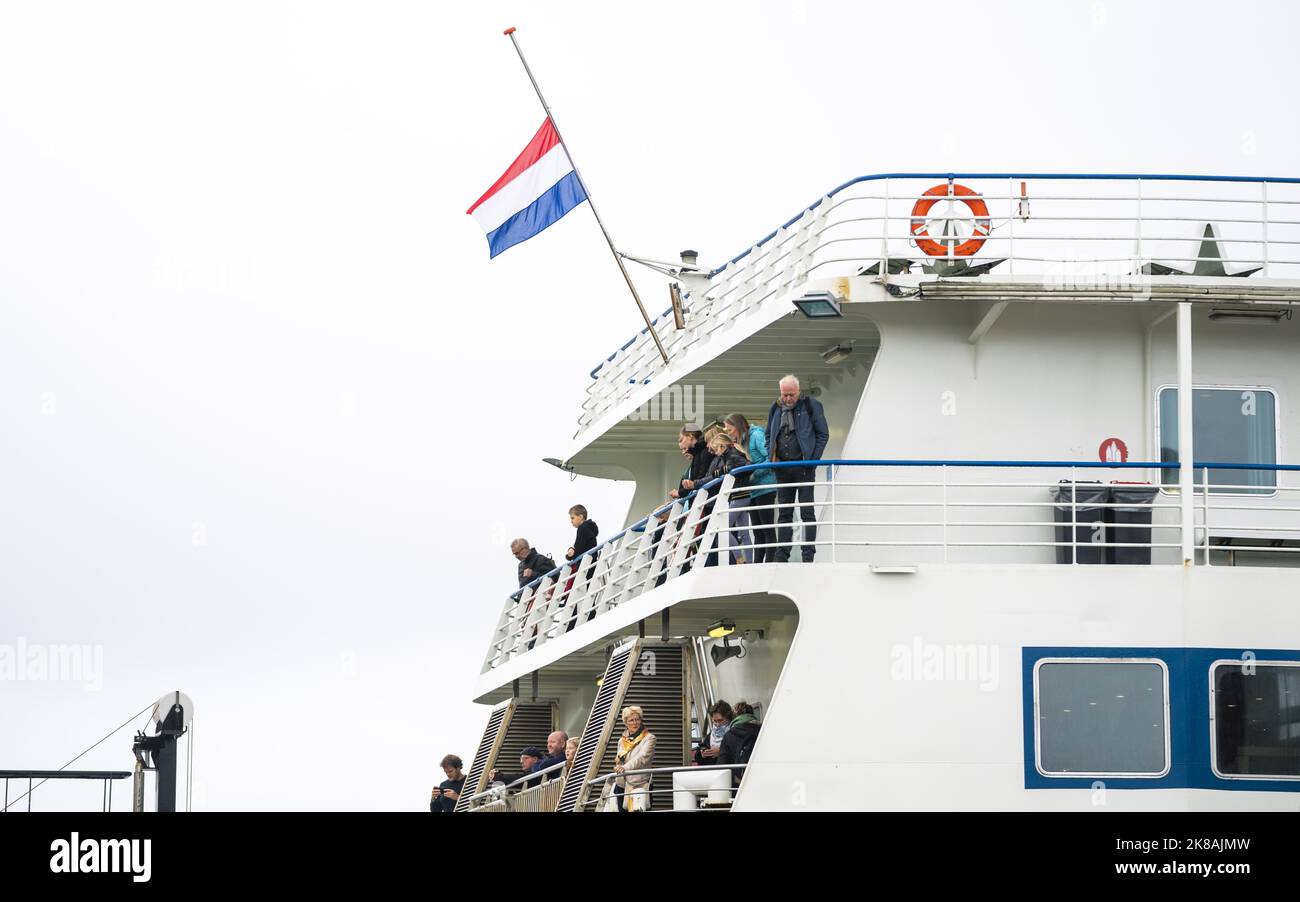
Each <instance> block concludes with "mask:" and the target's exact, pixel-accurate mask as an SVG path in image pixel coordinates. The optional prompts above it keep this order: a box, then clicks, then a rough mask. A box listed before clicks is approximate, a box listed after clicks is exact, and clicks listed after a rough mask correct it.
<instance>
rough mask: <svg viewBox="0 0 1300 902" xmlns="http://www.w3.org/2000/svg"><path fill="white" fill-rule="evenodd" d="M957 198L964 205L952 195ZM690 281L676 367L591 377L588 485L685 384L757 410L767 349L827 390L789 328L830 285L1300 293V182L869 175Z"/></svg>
mask: <svg viewBox="0 0 1300 902" xmlns="http://www.w3.org/2000/svg"><path fill="white" fill-rule="evenodd" d="M949 186H952V188H951V189H950V188H949ZM958 187H961V188H963V189H968V190H969V192H970V193H968V194H962V195H960V196H958V195H957V194H956V193H954V194H952V195H949V194H948V193H947V192H948V191H949V190H952V191H954V192H956V190H957V188H958ZM936 189H938V192H939V193H938V194H935V193H934V192H935V191H936ZM973 245H978V247H977V248H976V249H975V250H974V251H973V252H970V253H968V251H970V249H971V247H972V246H973ZM936 251H938V255H935V252H936ZM679 280H680V283H681V286H682V289H683V295H684V304H685V307H686V313H685V328H683V329H680V330H678V329H677V328H675V325H674V322H673V318H672V316H671V315H670V314H668V313H665V314H664V315H662V316H660V317H659V318H658V319H656V320H655V322H654V328H655V330H656V332H657V333H658V335H659V338H660V340H661V341H662V343H663V344H664V346H665V348H666V349H667V351H668V354H669V357H670V360H669V363H668V364H666V365H665V364H664V362H663V360H662V359H661V358H660V357H659V355H658V352H657V351H656V349H655V345H654V342H653V340H652V339H651V337H650V335H649V333H648V332H647V331H644V330H643V331H642V332H641V333H640V334H638V335H637V336H635V337H634V338H633V339H632V340H631V341H629V342H628V343H627V344H625V345H624V346H623V347H622V348H620V349H618V350H617V351H616V352H615V353H613V354H612V355H610V356H609V357H608V358H607V359H605V360H603V361H601V362H600V363H599V364H598V365H597V366H596V367H595V369H593V370H592V383H591V384H590V385H589V386H588V389H587V397H586V398H585V399H584V401H583V404H582V412H581V415H580V417H579V422H578V430H577V433H576V434H575V436H574V440H573V443H572V445H571V446H570V448H569V449H567V452H566V453H565V455H564V456H563V460H565V461H566V462H569V463H571V464H574V465H576V466H578V468H579V470H580V471H581V472H591V473H593V474H595V475H606V474H605V472H604V471H602V470H601V469H600V466H599V461H598V460H596V459H593V458H591V455H584V454H583V452H584V451H585V450H587V449H589V448H591V447H592V446H593V443H598V442H599V441H600V440H601V439H602V438H603V437H605V436H606V435H607V434H610V433H613V434H612V435H610V438H609V440H608V441H607V442H606V444H608V445H609V446H610V447H617V448H619V449H620V450H624V451H626V450H635V449H636V448H637V447H638V445H640V444H641V443H642V441H643V440H644V439H647V438H649V437H650V435H651V434H652V433H653V434H654V436H655V437H656V438H658V439H661V438H662V435H660V434H659V432H662V430H659V432H656V431H655V430H654V427H653V426H648V425H647V424H646V422H645V418H644V417H640V418H639V417H637V416H636V412H637V411H638V410H644V406H645V405H646V404H647V403H648V402H651V401H652V400H653V399H654V398H655V397H656V396H658V395H659V394H660V393H661V392H662V391H664V390H665V389H668V388H670V387H672V386H674V385H680V384H683V383H688V382H689V384H696V385H698V386H700V387H701V388H702V389H703V391H704V392H705V394H706V396H708V397H711V398H717V399H719V400H721V399H723V398H725V399H726V401H727V402H728V403H732V404H735V405H736V406H740V404H743V403H744V401H745V400H746V398H745V396H744V395H743V393H741V392H739V391H736V390H731V389H733V388H734V382H735V380H734V374H735V372H737V371H743V372H748V373H756V374H761V375H763V376H764V377H766V376H769V375H771V374H770V373H768V372H767V371H766V369H764V367H763V364H764V363H765V362H769V361H770V360H771V358H772V357H773V355H772V353H771V351H772V349H773V347H779V348H780V349H781V350H782V352H783V354H782V357H783V361H782V362H783V364H784V365H785V366H786V369H785V370H784V371H787V372H788V371H793V372H799V373H800V374H801V375H802V374H808V375H809V376H811V377H812V378H813V379H818V378H819V377H820V378H822V379H823V381H824V380H825V379H829V378H830V377H832V376H833V375H834V372H835V371H834V370H833V365H831V364H827V363H826V362H825V361H824V360H823V359H822V355H823V351H824V349H825V348H826V347H827V344H828V338H829V336H831V334H832V333H831V332H830V331H828V326H827V325H826V324H824V323H819V322H817V321H807V322H796V323H786V322H782V321H783V320H784V319H785V318H787V317H790V316H791V315H792V314H793V313H794V311H795V307H794V306H793V302H794V301H795V300H796V299H798V298H800V297H801V296H803V295H805V294H807V293H809V292H810V291H815V290H828V291H830V292H831V293H832V294H833V295H835V296H836V297H837V298H838V299H839V300H840V302H841V304H852V303H859V302H872V301H891V300H897V299H900V298H917V299H948V300H959V301H969V302H973V303H978V302H984V303H987V304H1002V305H1005V304H1008V303H1017V302H1053V303H1070V302H1073V303H1106V302H1116V303H1125V304H1129V303H1134V302H1137V303H1151V304H1159V303H1160V302H1162V301H1170V300H1198V301H1202V302H1205V303H1212V304H1224V303H1232V304H1239V305H1250V304H1265V305H1275V304H1289V303H1291V302H1294V301H1295V300H1297V299H1298V298H1300V180H1298V179H1295V178H1246V177H1237V176H1181V175H1095V174H1068V173H1048V174H1042V173H1038V174H1022V173H889V174H881V175H870V176H863V177H861V178H857V179H854V180H852V181H849V182H846V183H845V184H843V185H840V186H839V187H837V188H835V189H834V190H832V191H830V192H828V193H827V194H826V195H824V196H823V197H821V198H819V199H818V200H816V201H815V202H813V203H812V204H810V205H809V206H808V207H806V208H805V209H804V210H802V211H800V212H799V213H798V214H797V215H795V216H794V217H791V218H790V219H789V220H787V221H786V222H785V223H784V224H782V225H781V226H780V227H779V228H777V229H776V230H775V231H773V232H771V233H770V234H768V235H766V236H764V237H763V238H761V239H760V240H758V241H757V242H755V243H754V244H753V245H752V246H751V247H750V248H749V249H747V250H745V251H744V252H742V253H740V254H738V255H737V256H735V257H734V258H732V259H731V260H730V261H728V262H727V263H726V264H725V265H723V266H720V267H718V268H716V269H714V270H712V271H698V272H697V271H691V270H689V269H683V271H682V272H681V273H680V274H679ZM862 283H867V284H865V285H864V284H862ZM1000 312H1001V311H1000V309H999V310H998V311H997V313H994V318H996V316H997V315H998V314H1000ZM878 340H879V337H878V335H876V334H875V333H874V331H873V330H872V329H871V328H870V326H864V327H863V328H861V329H860V330H859V334H855V335H853V336H852V341H853V343H854V347H855V348H856V349H857V350H858V353H859V358H858V359H859V360H861V359H862V358H863V357H864V356H865V355H866V354H867V353H870V352H871V351H872V349H873V348H874V347H875V346H876V345H877V344H878ZM710 412H712V410H710ZM584 458H585V459H584ZM584 464H585V465H586V468H585V469H584V468H583V467H584Z"/></svg>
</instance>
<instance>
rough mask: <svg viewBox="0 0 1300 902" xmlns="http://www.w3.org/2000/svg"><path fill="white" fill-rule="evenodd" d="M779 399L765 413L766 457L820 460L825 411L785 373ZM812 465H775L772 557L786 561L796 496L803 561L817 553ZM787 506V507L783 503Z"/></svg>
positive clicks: (826, 434)
mask: <svg viewBox="0 0 1300 902" xmlns="http://www.w3.org/2000/svg"><path fill="white" fill-rule="evenodd" d="M778 387H779V388H780V390H781V399H780V400H779V401H777V402H775V403H774V404H773V405H772V408H771V410H769V411H768V413H767V457H768V460H773V461H780V460H821V459H822V452H824V451H825V450H826V442H827V441H829V440H830V437H831V434H830V430H829V429H828V428H827V427H826V413H825V412H824V411H823V410H822V403H821V402H820V401H818V400H817V399H816V398H813V397H811V396H809V395H804V394H802V393H801V392H800V389H799V380H798V379H796V378H795V377H794V376H786V377H785V378H784V379H782V380H781V382H780V384H779V386H778ZM816 474H817V468H816V467H778V468H777V469H776V482H777V490H776V501H777V504H778V505H780V507H779V508H778V511H777V530H776V541H777V543H778V544H777V549H776V560H777V561H788V560H790V541H791V539H792V537H793V534H794V504H795V499H796V497H797V498H798V503H799V505H800V507H799V519H801V520H802V521H803V536H804V541H805V542H806V543H808V544H806V545H803V546H802V548H801V551H802V552H803V560H804V563H812V559H813V555H815V554H816V553H817V546H816V545H814V544H812V543H814V542H816V541H817V515H816V513H815V511H814V510H813V486H812V482H813V480H814V479H815V478H816ZM799 482H806V483H809V484H808V485H802V486H792V485H790V483H799ZM786 505H790V506H788V507H787V506H786Z"/></svg>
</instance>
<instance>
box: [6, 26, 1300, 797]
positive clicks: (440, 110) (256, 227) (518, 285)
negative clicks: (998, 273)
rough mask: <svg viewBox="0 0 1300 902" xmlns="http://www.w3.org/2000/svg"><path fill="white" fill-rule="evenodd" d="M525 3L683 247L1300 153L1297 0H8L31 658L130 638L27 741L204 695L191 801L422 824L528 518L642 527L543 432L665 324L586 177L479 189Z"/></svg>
mask: <svg viewBox="0 0 1300 902" xmlns="http://www.w3.org/2000/svg"><path fill="white" fill-rule="evenodd" d="M509 25H515V26H518V28H519V32H518V37H519V38H520V40H521V42H522V44H523V47H524V49H525V51H526V52H527V53H528V54H529V59H530V62H531V63H532V66H533V69H534V72H535V74H536V76H537V78H538V79H539V81H540V82H541V84H542V86H543V88H544V89H545V91H546V92H547V95H548V99H549V100H550V102H551V104H552V107H553V110H554V112H555V115H556V119H557V121H558V123H559V125H560V127H561V129H562V131H563V132H564V135H565V137H566V139H567V141H568V144H569V147H570V150H571V152H572V155H573V157H574V159H575V161H576V163H577V164H578V166H579V167H580V169H581V171H582V173H583V175H584V177H585V179H586V181H587V183H588V185H589V187H590V189H591V192H592V195H593V197H594V198H595V200H596V201H597V203H598V204H599V208H600V209H601V212H602V215H603V216H604V218H605V220H606V222H607V224H608V226H609V228H610V230H611V232H612V233H613V235H614V238H615V241H616V242H617V243H618V244H619V245H620V247H622V248H623V249H625V250H627V251H629V252H633V253H639V254H642V255H646V256H651V257H658V258H661V259H674V258H675V256H676V253H677V251H679V250H681V249H682V248H685V247H693V248H697V249H698V250H699V251H700V252H701V255H702V260H703V261H704V262H706V263H711V264H712V263H719V262H721V261H723V260H725V259H726V258H729V257H731V256H733V255H734V254H736V253H737V252H739V251H740V250H742V249H743V248H745V247H746V246H748V245H749V244H752V243H753V242H754V241H755V240H756V239H757V238H759V237H761V236H762V235H764V234H766V233H767V232H768V231H770V230H771V229H772V228H773V227H774V226H776V225H777V224H778V223H780V222H782V221H784V220H785V219H787V218H789V217H790V216H791V215H793V214H794V213H796V212H797V211H798V210H799V209H800V208H802V207H803V206H805V205H807V204H808V203H810V202H812V201H813V200H814V199H815V198H816V197H818V196H819V195H821V194H822V193H824V192H825V191H827V190H829V189H830V188H832V187H833V186H835V185H838V184H840V183H841V182H844V181H846V180H848V179H849V178H852V177H854V176H857V175H863V174H867V173H873V172H888V171H899V170H940V171H949V170H957V171H960V170H969V171H978V170H1027V171H1046V172H1067V171H1078V172H1108V171H1109V172H1191V173H1215V174H1240V175H1277V176H1281V175H1285V176H1295V175H1300V141H1298V140H1297V138H1298V137H1300V136H1297V128H1298V127H1300V117H1298V116H1297V115H1296V113H1297V110H1296V101H1295V91H1294V61H1293V60H1294V42H1295V35H1296V33H1297V31H1298V28H1297V26H1300V13H1297V6H1296V5H1295V4H1293V3H1285V2H1278V3H1271V4H1264V3H1246V2H1237V3H1233V4H1230V5H1228V4H1224V3H1222V2H1213V3H1210V2H1206V3H1177V4H1172V3H1171V4H1168V5H1167V6H1164V7H1161V6H1158V5H1156V4H1135V3H1130V2H1124V3H1120V2H1109V0H1108V2H1090V0H1083V2H1072V3H1068V4H1064V3H1045V2H1042V0H1038V2H1025V3H992V4H979V3H974V2H965V3H944V2H938V0H936V2H929V3H925V4H916V3H896V4H882V3H871V4H865V3H844V4H839V3H830V2H824V3H821V2H809V3H799V2H789V0H787V2H780V3H762V2H753V0H751V2H745V3H714V4H705V3H698V2H694V3H675V2H659V3H655V4H641V5H638V6H634V5H630V4H578V3H550V2H538V0H530V2H526V3H525V2H505V3H495V4H479V5H478V6H469V5H463V4H457V5H445V4H437V5H435V4H429V3H414V2H412V3H393V2H374V3H364V4H363V3H359V2H353V3H324V2H310V3H308V2H302V3H292V4H290V3H278V2H266V0H261V2H256V3H251V2H225V3H221V4H216V3H211V4H202V5H200V4H195V3H188V2H184V3H180V2H174V0H173V2H159V3H121V2H118V3H103V2H94V3H67V2H49V0H46V2H40V3H18V2H13V0H6V2H4V4H3V6H0V510H2V512H3V513H2V515H0V648H2V647H6V646H7V647H9V648H10V649H17V647H18V644H19V643H20V642H23V643H26V644H27V645H28V646H45V647H48V646H51V645H64V646H66V645H74V644H77V645H89V646H92V648H97V649H99V650H100V651H101V652H102V656H103V657H102V663H103V666H102V674H101V676H102V680H100V681H98V682H102V685H100V686H98V688H96V687H95V686H93V685H92V686H89V687H88V686H86V685H85V683H86V680H81V681H77V680H50V679H46V680H30V679H24V680H18V679H6V680H3V681H0V717H2V718H3V721H2V723H3V726H0V769H3V768H53V767H57V766H59V765H61V764H63V763H64V762H65V761H67V759H69V758H71V757H72V756H73V755H75V754H76V753H77V752H80V751H81V750H83V749H84V748H85V747H87V746H88V745H90V744H91V743H92V742H93V741H95V740H96V739H98V738H100V737H101V736H103V735H104V734H105V733H107V732H108V731H109V730H111V729H112V728H113V727H115V726H117V725H118V724H120V723H122V722H123V721H124V720H126V719H127V718H128V716H130V715H131V714H132V713H133V712H136V711H138V710H140V709H141V708H142V707H144V706H145V705H146V704H148V703H149V702H151V701H153V700H154V699H156V698H158V697H159V696H160V695H161V694H163V693H164V692H165V691H168V690H171V689H181V690H183V691H185V692H187V693H188V694H189V695H190V696H191V697H192V698H193V699H194V703H195V707H196V710H197V721H196V732H195V748H194V754H195V798H194V807H195V808H201V809H383V810H421V809H426V808H427V800H428V796H429V787H430V786H431V785H432V784H433V783H434V782H436V780H440V779H441V775H440V772H438V770H437V768H436V763H437V761H438V759H439V758H440V757H441V756H442V755H443V754H444V753H446V752H449V751H454V752H458V753H459V754H461V755H462V756H464V757H466V758H468V757H470V756H471V755H472V753H473V749H474V747H475V744H476V743H477V740H478V736H479V733H480V731H481V730H482V726H483V723H484V720H485V717H486V709H483V708H478V707H476V706H474V705H473V704H472V703H471V702H470V691H471V687H472V685H473V683H474V679H475V677H476V675H477V673H478V671H479V668H480V665H481V663H482V660H483V656H484V652H485V650H486V647H487V641H488V638H489V634H490V631H491V629H492V627H493V625H494V623H495V619H496V617H497V615H498V613H499V611H500V608H501V605H502V602H503V600H504V595H505V593H507V592H508V591H510V590H511V588H512V587H513V585H514V569H515V562H514V559H513V558H512V557H511V556H510V552H509V549H508V548H507V543H508V542H509V540H510V539H511V538H512V537H513V536H514V535H516V534H523V535H526V536H527V537H528V538H530V539H532V540H533V541H534V544H536V545H538V546H540V547H541V549H542V550H543V551H546V552H550V553H552V554H560V553H562V552H563V550H564V549H565V548H566V547H567V546H568V545H569V544H570V542H571V538H572V529H571V527H570V526H569V525H568V520H567V516H566V511H567V509H568V507H569V506H570V505H572V504H574V503H577V502H581V503H584V504H586V506H587V507H588V508H589V509H590V510H591V512H592V516H593V517H594V519H596V520H597V521H598V522H599V523H600V524H601V527H602V534H603V535H606V536H608V535H610V534H612V533H613V532H614V531H616V529H617V527H619V526H620V525H621V522H622V520H623V518H624V515H625V513H626V507H627V504H628V502H629V500H630V497H631V488H630V486H628V485H625V484H616V483H602V482H600V481H597V480H591V479H586V478H580V479H578V480H577V481H575V482H570V481H569V479H568V477H567V476H565V475H564V474H563V473H561V472H559V471H557V470H555V469H553V468H551V467H549V466H547V465H545V464H543V463H542V462H541V458H543V457H549V456H559V455H560V454H561V453H562V452H563V451H564V450H565V448H566V446H567V441H568V439H569V438H570V437H571V436H572V434H573V432H574V429H575V424H576V419H577V416H578V412H579V404H580V402H581V399H582V398H583V389H584V386H585V385H586V384H587V382H588V381H589V377H588V372H589V371H590V369H591V368H592V367H593V366H594V365H595V364H596V362H597V361H599V360H600V359H601V358H602V357H604V356H605V355H607V354H608V353H610V352H611V351H613V349H614V348H616V347H618V346H619V345H621V344H622V343H623V342H624V341H625V340H626V339H627V338H629V337H630V336H631V335H632V334H633V333H634V332H635V331H637V329H638V328H639V325H640V323H639V319H638V317H637V313H636V310H635V307H634V306H633V304H632V302H631V300H630V299H629V298H628V296H627V294H626V291H625V289H624V288H623V286H622V284H621V281H620V277H619V275H618V271H617V269H616V268H615V267H614V266H613V264H612V262H611V260H610V259H609V253H608V250H607V249H606V248H605V247H604V245H603V244H602V242H601V239H600V234H599V232H598V230H597V228H596V226H595V223H594V222H593V220H592V217H591V214H590V212H589V211H588V210H587V209H586V208H585V207H583V208H579V209H577V210H575V211H573V212H572V213H571V214H569V216H567V217H566V218H565V219H563V220H562V221H561V222H559V223H558V224H557V225H555V226H554V227H552V228H551V229H549V230H548V231H547V232H545V233H543V234H542V235H541V236H539V237H537V238H534V239H533V240H531V241H529V242H527V243H525V244H523V245H520V246H518V247H516V248H514V249H512V250H510V251H508V252H507V253H506V254H504V255H503V256H501V257H499V258H497V259H496V260H494V261H491V262H489V260H488V252H487V244H486V241H485V240H484V237H483V234H482V232H481V231H480V230H479V229H478V227H477V226H476V225H475V223H474V221H473V220H472V219H471V218H470V217H468V216H466V215H465V210H466V209H467V208H468V206H469V205H470V203H472V202H473V201H474V200H475V199H476V198H477V197H478V196H479V195H480V194H481V193H482V192H483V191H484V190H485V189H486V188H487V187H488V186H489V185H491V184H492V182H493V181H494V180H495V179H496V178H497V176H498V175H500V173H501V172H502V170H504V168H505V167H506V166H507V165H508V164H509V163H510V161H511V160H512V159H513V158H514V157H515V155H516V154H517V153H518V152H519V151H520V150H521V149H522V148H523V146H524V144H525V143H527V141H528V139H529V138H530V137H531V136H532V134H533V132H534V131H535V130H536V129H537V127H538V125H539V124H540V123H541V121H542V112H541V110H540V108H539V106H538V104H537V101H536V98H535V97H534V95H533V93H532V90H531V88H530V87H529V85H528V82H527V79H526V77H525V76H524V74H523V72H522V70H521V68H520V66H519V63H518V61H517V59H516V58H515V55H514V53H513V51H512V49H511V47H510V44H509V41H508V40H507V39H506V38H504V37H502V35H501V31H502V29H503V28H504V27H506V26H509ZM636 277H637V280H638V283H639V285H640V286H641V288H642V290H643V292H644V294H645V296H646V297H647V298H649V304H648V306H650V308H651V309H652V310H653V311H654V312H658V311H659V310H660V309H662V308H663V307H664V306H666V299H667V292H666V288H665V287H664V283H663V281H662V280H661V279H660V277H658V276H656V275H654V274H653V273H649V272H642V273H637V274H636ZM11 654H12V652H11ZM25 675H28V676H30V675H32V674H30V673H28V674H25ZM130 765H131V756H130V735H129V731H123V732H121V733H119V734H117V735H116V736H114V737H113V738H112V739H110V740H109V741H108V742H106V743H105V744H104V745H102V746H100V747H99V748H97V749H96V750H95V751H94V752H92V753H91V754H90V755H88V756H87V757H86V758H84V759H82V760H81V761H80V762H78V764H77V766H78V767H96V768H113V769H122V770H127V769H129V768H130ZM128 795H129V794H128V792H127V789H126V786H121V787H120V788H119V789H118V790H117V793H116V794H115V797H114V807H115V808H119V809H121V808H125V807H126V806H127V805H129V798H128ZM35 799H36V801H35V805H34V807H35V808H37V809H42V808H43V809H45V810H49V809H52V808H59V807H80V808H93V807H96V806H98V804H99V790H98V788H92V787H88V786H80V787H75V788H72V789H55V788H51V787H48V786H47V787H43V788H42V789H40V790H38V791H37V793H36V797H35Z"/></svg>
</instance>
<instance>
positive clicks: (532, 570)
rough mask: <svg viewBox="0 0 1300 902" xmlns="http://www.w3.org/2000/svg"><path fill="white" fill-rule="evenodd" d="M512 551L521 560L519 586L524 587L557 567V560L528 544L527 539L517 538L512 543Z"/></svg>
mask: <svg viewBox="0 0 1300 902" xmlns="http://www.w3.org/2000/svg"><path fill="white" fill-rule="evenodd" d="M510 553H511V554H513V555H514V556H515V559H516V560H518V561H519V588H521V589H522V588H523V587H524V586H526V585H528V584H529V583H530V582H532V581H533V580H535V579H537V577H539V576H545V575H546V574H547V573H550V572H551V571H552V570H554V569H555V561H553V560H551V559H550V558H548V557H547V556H546V555H544V554H542V553H541V552H540V551H538V550H537V549H536V548H532V547H530V546H529V544H528V540H527V539H515V540H514V541H513V542H511V543H510Z"/></svg>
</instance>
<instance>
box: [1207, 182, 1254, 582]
mask: <svg viewBox="0 0 1300 902" xmlns="http://www.w3.org/2000/svg"><path fill="white" fill-rule="evenodd" d="M1259 189H1260V194H1261V196H1262V197H1263V200H1264V222H1263V226H1264V278H1266V279H1267V278H1268V263H1269V259H1268V258H1269V256H1270V254H1269V252H1268V182H1260V183H1259ZM1206 560H1207V562H1208V560H1209V558H1208V557H1207V558H1206Z"/></svg>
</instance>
